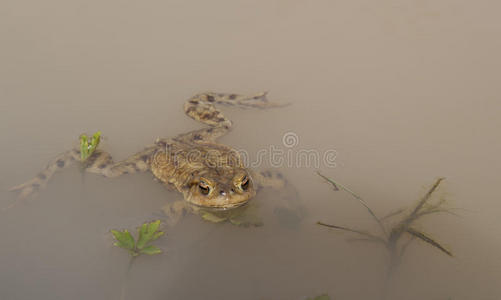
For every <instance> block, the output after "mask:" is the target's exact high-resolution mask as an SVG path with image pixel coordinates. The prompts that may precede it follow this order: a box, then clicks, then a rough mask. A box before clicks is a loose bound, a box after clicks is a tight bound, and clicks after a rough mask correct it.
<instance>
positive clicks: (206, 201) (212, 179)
mask: <svg viewBox="0 0 501 300" xmlns="http://www.w3.org/2000/svg"><path fill="white" fill-rule="evenodd" d="M255 195H256V190H255V187H254V184H253V182H252V178H251V176H250V174H249V173H248V172H247V170H245V169H237V170H231V172H224V171H222V172H221V170H217V169H211V170H206V171H205V172H202V173H200V174H197V175H196V176H194V178H192V180H191V182H190V184H189V188H188V189H187V190H186V191H185V192H184V197H185V199H186V200H187V201H188V202H190V203H192V204H195V205H198V206H203V207H211V208H219V209H230V208H234V207H238V206H240V205H243V204H245V203H247V201H249V200H250V199H251V198H252V197H254V196H255Z"/></svg>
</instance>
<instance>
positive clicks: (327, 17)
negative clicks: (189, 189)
mask: <svg viewBox="0 0 501 300" xmlns="http://www.w3.org/2000/svg"><path fill="white" fill-rule="evenodd" d="M117 4H118V3H114V1H104V2H100V3H99V5H95V4H93V3H89V2H83V1H73V2H68V1H66V2H64V1H59V0H48V1H43V2H37V1H29V0H28V1H22V2H20V1H3V3H2V9H1V11H2V18H0V25H2V26H0V28H1V29H0V30H1V31H2V38H3V39H2V41H3V42H2V54H3V55H2V56H1V57H0V62H1V65H2V68H1V70H0V91H1V93H0V98H1V101H0V108H1V111H2V112H3V114H2V117H1V118H0V133H1V136H2V140H3V143H2V156H1V158H0V161H1V166H2V168H1V171H0V183H1V186H2V189H1V191H0V195H1V199H2V200H3V201H2V202H1V203H0V207H1V208H4V207H6V206H8V205H9V204H10V203H12V202H13V201H14V198H15V197H14V195H13V194H12V193H10V192H7V189H8V188H9V187H11V186H14V185H16V184H18V183H21V182H23V181H24V180H26V179H27V176H28V177H29V176H31V175H34V174H37V172H38V171H39V170H40V169H43V167H44V164H45V162H47V161H51V159H54V158H55V156H56V155H57V154H58V153H60V152H61V151H63V150H64V149H71V148H72V146H73V145H72V143H73V141H74V140H75V138H76V137H78V136H79V134H80V133H81V132H84V131H87V132H96V131H98V130H101V131H102V132H103V140H102V142H101V144H100V146H99V147H100V149H101V150H103V151H106V152H109V153H113V156H114V158H115V159H116V160H117V161H120V160H122V159H124V158H126V157H128V156H129V155H130V154H131V153H136V152H138V151H140V150H141V149H142V147H143V145H148V144H150V143H151V142H152V141H154V140H155V139H156V138H157V137H160V138H163V137H165V138H168V137H174V136H176V135H177V134H179V133H182V132H188V131H190V130H195V129H199V128H200V125H199V124H197V123H196V122H193V120H190V119H189V118H186V117H185V115H184V114H183V110H182V104H183V103H184V101H185V100H186V99H188V98H189V97H191V96H192V95H193V94H195V93H198V92H200V91H228V92H232V91H238V92H240V93H242V94H252V93H253V92H255V91H259V90H269V91H271V92H272V95H273V100H275V101H277V102H279V103H291V105H289V106H287V107H282V108H279V109H273V110H257V111H254V110H252V111H251V110H239V109H234V108H231V107H229V108H224V114H225V116H228V117H229V118H230V119H231V120H233V121H234V127H233V128H232V131H231V132H230V133H229V134H228V135H226V136H224V137H223V138H222V139H221V142H222V143H224V144H226V145H230V146H232V147H234V148H235V149H244V150H246V151H247V153H249V161H250V162H253V161H257V160H258V157H257V156H258V154H259V153H261V152H260V150H261V149H271V146H275V147H276V148H279V149H282V150H284V153H287V151H288V150H289V149H290V150H291V152H292V154H295V153H299V151H300V150H303V149H305V150H315V151H317V152H316V153H319V154H322V155H323V154H324V153H334V157H335V163H334V164H332V165H328V164H322V163H320V164H318V165H317V164H315V163H313V164H310V165H307V164H305V163H301V164H300V165H298V166H294V165H293V166H289V165H287V164H282V165H281V166H280V167H279V168H277V169H278V170H279V171H280V172H281V173H282V174H283V175H284V176H285V177H286V178H287V181H288V184H289V185H290V186H291V187H294V189H295V190H296V191H297V193H295V192H294V194H297V195H298V198H297V199H298V200H297V201H296V202H295V203H296V204H297V205H298V206H299V205H302V206H304V208H305V212H304V214H301V217H302V219H301V222H299V225H294V226H288V224H289V223H288V221H290V220H292V221H294V217H291V218H290V220H289V217H290V215H288V214H287V213H285V214H282V213H283V211H282V210H281V208H280V207H288V205H293V203H292V204H291V203H287V202H286V201H285V200H287V199H290V198H289V197H288V196H287V197H285V199H284V198H283V197H282V195H281V194H280V192H278V191H274V190H272V189H264V190H262V191H260V192H259V193H258V194H257V195H256V197H255V198H253V200H252V201H253V202H254V203H255V204H256V205H257V206H258V207H259V217H260V219H261V220H262V223H263V226H260V227H254V226H249V227H240V226H234V225H233V224H231V223H230V222H221V223H217V224H214V223H210V222H206V221H204V220H203V219H202V218H200V216H197V215H187V216H186V217H185V218H183V219H182V220H181V221H180V222H179V223H178V224H177V225H176V226H173V227H167V228H166V229H165V232H166V236H165V238H164V239H159V240H157V241H158V246H159V247H161V248H162V249H163V250H165V253H164V254H162V255H159V256H157V257H154V256H153V257H139V258H138V260H137V262H136V263H135V264H134V269H133V270H134V272H131V274H130V277H131V278H130V285H129V286H128V289H127V296H128V298H130V299H138V298H141V299H159V298H162V299H164V298H169V299H249V300H250V299H253V300H254V299H277V300H278V299H306V298H307V297H312V296H313V295H321V294H322V293H328V294H329V295H330V296H331V297H332V298H333V299H372V298H373V297H374V295H379V293H380V290H381V287H382V286H383V285H384V282H385V276H384V275H382V273H381V270H382V269H383V268H384V267H385V265H384V264H383V262H382V261H381V259H380V258H381V255H383V254H384V251H385V250H384V248H382V247H381V248H378V247H371V246H367V247H359V246H358V245H353V244H350V243H345V241H344V240H343V238H340V237H339V236H338V235H342V234H346V235H347V234H348V233H343V232H340V231H333V230H330V231H327V230H322V228H320V227H319V226H316V225H315V223H316V221H318V220H329V223H332V224H357V226H360V228H367V229H368V230H371V232H376V230H377V226H378V225H377V223H376V224H374V222H373V220H370V219H369V218H367V215H366V212H365V211H363V210H361V209H360V207H359V205H358V203H355V202H353V201H349V199H350V197H351V196H350V195H349V194H346V193H332V192H331V191H330V190H329V189H326V187H325V184H324V182H323V181H322V179H321V178H319V177H318V176H317V175H316V174H315V171H316V168H317V166H318V167H319V169H320V170H321V172H322V174H329V177H333V178H342V181H343V182H346V183H348V182H349V183H350V184H349V185H350V187H351V188H352V189H353V190H354V191H357V194H359V195H362V196H363V198H364V199H371V208H372V209H373V211H374V213H375V214H376V215H382V214H381V213H380V212H385V211H391V209H392V208H395V207H404V206H405V205H412V203H416V202H415V201H416V200H417V198H418V195H422V194H425V193H426V191H427V190H426V189H425V188H423V189H419V185H420V184H424V183H426V182H428V181H429V180H430V178H434V177H435V176H438V175H440V176H446V177H447V189H446V193H447V198H448V199H451V200H452V201H454V203H455V205H456V206H457V207H461V208H464V209H465V212H464V213H463V214H462V216H463V217H462V218H455V217H448V216H447V215H444V216H443V217H442V218H433V217H431V218H428V217H427V218H426V219H424V218H423V219H422V220H420V222H419V223H420V224H419V225H420V228H416V229H419V230H420V231H419V232H430V233H433V237H434V238H436V241H440V242H441V243H440V245H442V246H444V247H445V248H446V249H454V256H455V257H454V259H444V256H443V255H442V253H439V251H435V250H436V249H434V248H433V247H425V246H422V247H421V246H419V245H418V244H417V243H416V246H415V247H414V246H412V247H408V248H407V250H406V256H405V257H406V261H405V263H404V264H401V265H400V266H399V268H398V269H397V270H395V275H396V276H393V279H392V280H393V282H392V288H391V291H390V293H389V294H388V299H410V300H412V299H448V298H449V297H450V298H451V299H454V300H456V299H497V298H499V297H498V295H500V294H501V290H500V287H499V284H498V281H499V280H498V278H499V276H500V275H501V261H500V260H499V259H498V257H497V253H499V251H498V250H499V249H501V239H500V238H499V234H498V232H497V230H498V228H499V226H500V225H501V224H500V221H499V213H498V212H499V191H498V188H497V185H498V181H499V175H498V174H497V170H499V169H501V159H500V158H499V155H498V154H499V153H500V152H501V141H500V139H499V138H498V136H499V134H498V130H497V128H499V127H500V126H501V123H500V122H501V121H500V119H499V117H498V115H499V111H500V109H499V101H498V97H499V85H498V84H497V81H498V77H499V76H498V75H499V67H500V65H499V59H497V53H500V50H501V43H500V41H499V39H495V38H492V37H494V36H499V31H501V23H500V21H499V18H498V16H497V14H498V13H497V12H498V11H499V8H500V7H499V5H500V4H497V3H494V4H493V3H489V5H485V4H484V3H482V1H480V2H475V3H472V2H471V1H465V0H459V1H439V2H436V1H435V2H432V1H411V0H408V1H397V0H385V1H380V2H378V3H377V4H376V2H374V1H369V0H360V1H310V2H306V1H303V2H301V1H281V0H280V1H278V0H277V1H275V0H271V1H252V2H245V1H227V0H218V1H215V2H214V1H207V2H202V1H198V2H197V3H191V2H189V1H177V0H173V1H164V2H148V1H147V2H131V3H120V5H117ZM291 132H292V133H294V134H295V136H296V137H297V138H298V139H297V141H298V143H299V144H297V145H296V144H292V145H294V147H291V148H286V147H285V146H284V142H283V141H282V139H283V137H284V135H285V134H286V133H291ZM292 142H294V141H292ZM288 145H289V144H288ZM331 150H334V152H328V151H331ZM294 151H296V152H294ZM308 155H310V152H308V153H304V154H302V156H300V157H301V159H304V157H307V156H308ZM261 167H262V169H266V168H272V169H273V167H274V166H273V165H271V163H270V164H269V161H268V160H263V165H262V166H261ZM288 191H289V192H291V193H292V189H289V190H288ZM180 200H183V197H182V196H181V195H179V194H177V193H173V192H171V191H168V190H166V189H165V188H164V187H163V186H162V185H161V184H158V183H155V182H153V181H152V180H151V176H150V175H148V173H142V174H134V175H132V174H129V175H125V176H120V177H117V178H113V179H107V180H105V179H104V178H102V177H101V176H95V175H93V174H86V175H85V180H84V181H82V177H81V173H80V171H79V169H78V168H73V167H69V168H67V169H66V170H65V171H64V172H61V173H57V174H55V175H54V177H53V179H52V181H51V182H50V184H48V185H47V188H46V189H45V190H43V191H42V192H40V193H39V194H38V195H37V196H34V197H28V198H27V199H25V200H23V201H19V202H18V203H17V205H16V206H14V207H13V208H12V209H9V210H7V211H4V212H1V215H0V228H1V229H0V230H1V231H0V233H1V236H2V246H1V247H0V265H1V266H2V272H0V282H1V283H0V298H1V299H34V298H36V299H115V298H117V297H118V295H119V292H117V289H119V288H120V285H121V279H122V275H123V274H124V273H125V268H126V267H127V266H124V264H123V261H124V259H126V256H127V254H126V253H122V252H121V251H120V249H117V248H115V247H113V246H112V236H111V234H110V233H109V230H110V229H112V228H128V229H130V230H132V229H133V228H135V227H137V226H139V225H140V224H142V223H143V222H145V221H150V220H153V219H156V216H157V213H158V212H160V211H161V208H162V207H163V206H164V205H165V204H167V203H172V202H175V201H180ZM251 203H252V202H251ZM277 208H278V209H277ZM306 212H307V214H306ZM144 216H146V217H144ZM149 216H152V217H151V218H150V217H149ZM291 223H294V222H291ZM421 226H422V228H421ZM416 239H418V238H416ZM442 243H448V244H446V245H443V244H442ZM421 244H423V243H421ZM428 244H429V243H428ZM412 245H414V244H412ZM62 249H64V251H63V250H62Z"/></svg>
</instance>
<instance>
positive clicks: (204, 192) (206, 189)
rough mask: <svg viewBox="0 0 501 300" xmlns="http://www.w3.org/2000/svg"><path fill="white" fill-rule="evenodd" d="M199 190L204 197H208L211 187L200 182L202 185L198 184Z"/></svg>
mask: <svg viewBox="0 0 501 300" xmlns="http://www.w3.org/2000/svg"><path fill="white" fill-rule="evenodd" d="M198 189H199V190H200V193H201V194H202V195H208V194H209V192H210V186H209V185H208V184H207V183H205V182H204V181H200V183H199V184H198Z"/></svg>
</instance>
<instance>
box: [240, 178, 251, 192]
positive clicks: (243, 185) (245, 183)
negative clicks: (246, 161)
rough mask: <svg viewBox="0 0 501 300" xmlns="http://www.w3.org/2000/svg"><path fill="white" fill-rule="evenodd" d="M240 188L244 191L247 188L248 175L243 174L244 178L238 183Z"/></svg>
mask: <svg viewBox="0 0 501 300" xmlns="http://www.w3.org/2000/svg"><path fill="white" fill-rule="evenodd" d="M240 188H241V189H242V190H243V191H246V190H247V189H248V188H249V177H247V176H244V178H242V182H241V183H240Z"/></svg>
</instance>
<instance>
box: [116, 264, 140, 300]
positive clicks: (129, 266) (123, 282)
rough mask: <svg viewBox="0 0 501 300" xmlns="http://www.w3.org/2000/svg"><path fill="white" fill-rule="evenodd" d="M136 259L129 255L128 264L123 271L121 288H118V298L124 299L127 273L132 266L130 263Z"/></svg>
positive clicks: (127, 279)
mask: <svg viewBox="0 0 501 300" xmlns="http://www.w3.org/2000/svg"><path fill="white" fill-rule="evenodd" d="M135 259H136V257H135V256H131V257H130V259H129V264H128V266H127V271H125V275H124V278H123V279H122V288H121V289H120V300H125V294H126V292H127V283H128V281H129V274H130V270H131V268H132V263H133V262H134V260H135Z"/></svg>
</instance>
